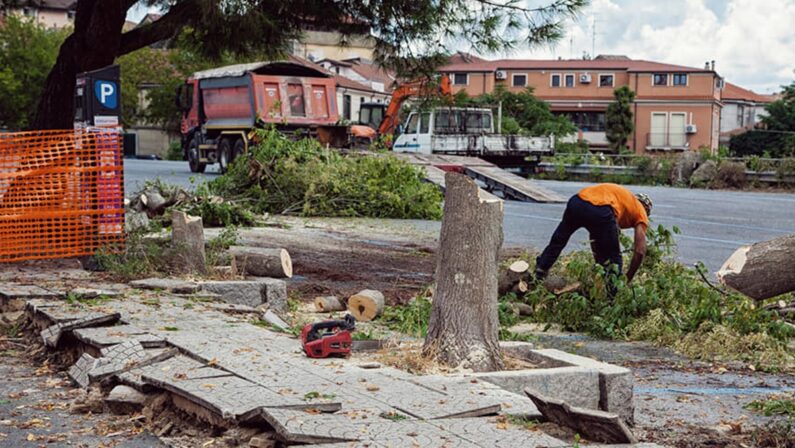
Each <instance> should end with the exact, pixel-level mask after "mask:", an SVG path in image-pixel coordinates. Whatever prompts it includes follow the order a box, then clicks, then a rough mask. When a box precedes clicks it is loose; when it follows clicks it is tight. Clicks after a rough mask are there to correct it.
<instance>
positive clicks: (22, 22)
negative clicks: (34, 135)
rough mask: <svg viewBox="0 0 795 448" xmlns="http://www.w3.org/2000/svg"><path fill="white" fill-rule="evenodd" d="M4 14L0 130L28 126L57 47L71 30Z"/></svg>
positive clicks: (0, 41) (0, 37)
mask: <svg viewBox="0 0 795 448" xmlns="http://www.w3.org/2000/svg"><path fill="white" fill-rule="evenodd" d="M70 31H71V30H69V29H61V30H54V29H50V28H47V27H45V26H44V24H41V23H37V22H35V21H34V20H33V19H30V18H23V17H21V16H20V15H17V14H7V15H6V16H5V17H4V19H3V23H2V24H0V129H2V128H5V129H10V130H21V129H25V128H27V127H28V124H29V123H30V120H31V119H32V114H33V112H34V111H35V109H36V104H37V102H38V98H39V95H41V91H42V88H43V86H44V81H45V79H47V74H48V73H49V71H50V68H52V65H53V64H54V63H55V58H56V57H57V56H58V48H59V47H60V46H61V43H62V42H63V41H64V39H66V36H67V35H68V34H69V33H70Z"/></svg>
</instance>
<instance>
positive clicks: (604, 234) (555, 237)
mask: <svg viewBox="0 0 795 448" xmlns="http://www.w3.org/2000/svg"><path fill="white" fill-rule="evenodd" d="M583 227H585V229H586V230H588V234H589V235H590V239H591V250H592V251H593V256H594V259H595V260H596V262H597V263H599V264H601V265H602V266H604V267H605V270H606V272H608V273H609V272H610V269H611V268H612V269H615V268H617V269H618V271H613V273H614V274H619V275H620V274H621V272H622V270H621V269H622V259H621V247H620V244H619V242H618V234H619V229H618V223H617V222H616V215H615V213H613V208H612V207H610V206H609V205H593V204H591V203H590V202H588V201H584V200H582V199H580V197H579V196H577V195H574V196H572V197H571V199H569V202H568V204H566V211H565V212H563V220H562V221H561V222H560V224H559V225H558V228H557V229H555V233H553V234H552V239H550V241H549V245H547V247H546V249H544V252H542V253H541V255H539V256H538V258H537V259H536V270H537V271H542V272H543V273H546V272H548V271H549V269H550V268H552V265H553V264H555V261H557V259H558V257H559V256H560V252H561V251H562V250H563V248H564V247H566V244H567V243H568V242H569V238H571V234H572V233H574V232H575V231H577V230H578V229H581V228H583ZM612 283H613V282H612V281H611V279H610V278H608V282H607V284H608V293H609V295H610V296H611V297H612V296H613V295H614V294H615V290H614V288H613V287H612Z"/></svg>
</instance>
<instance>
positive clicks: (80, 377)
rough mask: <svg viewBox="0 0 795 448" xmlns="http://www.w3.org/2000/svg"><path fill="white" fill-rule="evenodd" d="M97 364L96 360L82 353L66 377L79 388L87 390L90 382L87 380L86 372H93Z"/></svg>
mask: <svg viewBox="0 0 795 448" xmlns="http://www.w3.org/2000/svg"><path fill="white" fill-rule="evenodd" d="M98 362H99V361H98V360H97V358H94V357H93V356H91V355H89V354H88V353H83V355H82V356H81V357H80V358H78V360H77V362H75V363H74V364H73V365H72V367H70V368H69V371H68V372H67V375H68V376H69V378H70V379H71V380H72V381H74V382H75V384H77V385H78V386H79V387H82V388H83V389H87V388H88V386H89V385H90V384H91V380H90V379H89V378H88V372H90V371H91V370H93V369H94V368H95V367H96V366H97V365H98Z"/></svg>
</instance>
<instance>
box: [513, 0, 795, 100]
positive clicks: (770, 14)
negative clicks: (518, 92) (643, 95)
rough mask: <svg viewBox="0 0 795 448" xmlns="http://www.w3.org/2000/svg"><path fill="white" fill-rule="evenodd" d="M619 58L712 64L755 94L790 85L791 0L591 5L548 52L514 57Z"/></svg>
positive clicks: (638, 0)
mask: <svg viewBox="0 0 795 448" xmlns="http://www.w3.org/2000/svg"><path fill="white" fill-rule="evenodd" d="M594 18H595V20H596V30H597V34H596V46H595V47H596V53H597V54H599V53H605V54H625V55H627V56H629V57H631V58H633V59H647V60H652V61H658V62H667V63H671V64H680V65H687V66H692V67H703V65H704V62H705V61H711V60H715V61H716V69H717V71H718V72H719V73H720V74H721V75H722V76H724V77H726V79H727V80H728V81H730V82H733V83H736V84H739V85H741V86H743V87H747V88H751V89H754V90H756V91H758V92H760V93H769V92H773V91H777V90H778V89H779V86H780V85H782V84H789V83H791V82H792V81H793V79H795V73H793V69H795V26H793V23H795V0H766V1H764V2H762V1H760V0H726V1H720V2H718V1H714V0H668V1H665V2H661V1H657V2H650V1H648V0H594V1H593V2H592V3H591V6H590V7H589V8H587V9H586V10H585V11H584V13H583V15H582V17H581V18H580V19H579V20H578V21H576V22H574V23H572V24H571V25H570V26H569V28H568V30H569V35H568V36H567V37H566V38H565V39H564V40H563V41H561V42H559V43H558V44H557V45H556V46H555V47H553V48H539V49H534V50H523V51H518V52H514V53H513V54H510V55H507V56H508V57H519V58H557V57H563V58H569V57H575V58H576V57H581V56H582V54H583V52H588V53H591V46H592V42H591V38H592V23H593V20H594Z"/></svg>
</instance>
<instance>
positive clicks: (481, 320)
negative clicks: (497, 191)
mask: <svg viewBox="0 0 795 448" xmlns="http://www.w3.org/2000/svg"><path fill="white" fill-rule="evenodd" d="M445 183H446V185H447V188H446V191H445V200H444V201H445V202H444V217H443V218H442V230H441V235H440V238H439V252H438V258H437V265H436V291H435V294H434V298H433V307H432V309H431V319H430V322H429V324H428V335H427V337H426V338H425V345H424V347H423V350H424V352H425V353H426V354H428V355H434V356H435V357H436V359H437V360H438V361H440V362H442V363H445V364H447V365H449V366H452V367H459V366H460V367H464V368H470V369H472V370H475V371H493V370H500V369H502V368H503V363H502V357H501V354H500V346H499V340H498V334H499V318H498V316H497V265H498V262H499V260H498V255H499V250H500V246H502V239H503V235H502V220H503V203H502V201H501V200H499V199H496V198H494V199H483V198H481V197H480V193H479V192H480V189H479V188H478V187H477V185H476V184H475V183H474V182H473V181H472V180H470V179H469V178H468V177H466V176H464V175H461V174H457V173H447V174H446V175H445Z"/></svg>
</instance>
